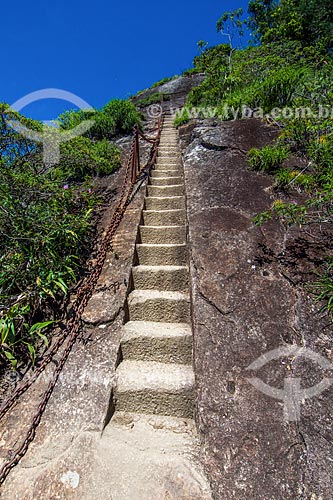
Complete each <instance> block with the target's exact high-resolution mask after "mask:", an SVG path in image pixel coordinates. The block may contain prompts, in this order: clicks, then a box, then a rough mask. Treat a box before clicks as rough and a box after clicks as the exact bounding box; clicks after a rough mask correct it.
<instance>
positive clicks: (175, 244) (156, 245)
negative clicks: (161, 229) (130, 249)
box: [136, 243, 187, 248]
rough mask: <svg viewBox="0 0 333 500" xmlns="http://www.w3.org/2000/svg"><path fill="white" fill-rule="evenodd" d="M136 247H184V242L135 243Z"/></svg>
mask: <svg viewBox="0 0 333 500" xmlns="http://www.w3.org/2000/svg"><path fill="white" fill-rule="evenodd" d="M136 246H137V247H149V248H172V247H186V246H187V245H186V243H137V244H136Z"/></svg>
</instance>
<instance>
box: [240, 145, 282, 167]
mask: <svg viewBox="0 0 333 500" xmlns="http://www.w3.org/2000/svg"><path fill="white" fill-rule="evenodd" d="M288 156H289V153H288V150H287V148H285V147H275V146H265V147H264V148H262V149H251V151H250V152H249V163H250V166H251V168H252V169H253V170H258V171H259V172H268V173H275V172H276V171H277V170H279V168H281V166H282V163H283V162H284V161H285V160H286V159H287V158H288Z"/></svg>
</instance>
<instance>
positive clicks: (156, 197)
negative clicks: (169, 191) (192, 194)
mask: <svg viewBox="0 0 333 500" xmlns="http://www.w3.org/2000/svg"><path fill="white" fill-rule="evenodd" d="M148 198H149V199H150V200H174V199H177V200H180V199H182V200H185V196H184V195H178V196H146V197H145V199H146V200H147V199H148ZM170 210H181V209H177V208H175V209H172V208H171V209H170Z"/></svg>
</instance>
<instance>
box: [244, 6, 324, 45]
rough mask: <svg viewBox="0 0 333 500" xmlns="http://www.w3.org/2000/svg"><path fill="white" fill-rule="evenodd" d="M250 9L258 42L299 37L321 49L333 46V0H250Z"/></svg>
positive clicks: (251, 26) (251, 21) (248, 24)
mask: <svg viewBox="0 0 333 500" xmlns="http://www.w3.org/2000/svg"><path fill="white" fill-rule="evenodd" d="M248 12H249V14H250V17H249V18H248V20H247V21H246V24H247V26H248V27H249V28H250V29H251V30H252V32H253V34H254V36H255V40H256V41H257V42H263V43H269V42H277V41H285V40H297V41H300V42H301V43H302V45H303V46H311V45H312V46H314V45H315V46H317V48H318V49H319V50H320V51H322V52H327V51H329V50H331V49H332V39H333V8H332V0H321V1H320V2H318V1H317V0H281V1H277V0H251V1H250V2H249V7H248Z"/></svg>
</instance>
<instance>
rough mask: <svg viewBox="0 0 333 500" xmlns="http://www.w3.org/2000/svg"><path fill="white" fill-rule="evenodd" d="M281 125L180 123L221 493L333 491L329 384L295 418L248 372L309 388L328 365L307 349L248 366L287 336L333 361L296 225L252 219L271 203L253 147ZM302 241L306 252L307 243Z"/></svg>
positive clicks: (206, 399) (262, 495) (276, 496)
mask: <svg viewBox="0 0 333 500" xmlns="http://www.w3.org/2000/svg"><path fill="white" fill-rule="evenodd" d="M275 135H276V132H275V131H274V129H272V128H270V127H268V126H265V125H264V124H262V123H261V122H260V121H257V120H242V121H239V122H234V123H231V122H229V123H224V124H221V123H218V122H214V121H213V120H205V121H203V122H201V123H200V124H197V125H187V126H185V127H183V129H182V130H181V137H182V141H181V142H182V149H183V153H184V165H185V176H186V193H187V210H188V220H189V242H190V253H191V275H192V300H193V304H192V314H193V328H194V339H195V353H194V355H195V371H196V378H197V385H198V402H197V421H198V426H199V430H200V433H201V437H202V442H203V448H204V459H205V463H206V467H207V471H208V473H209V475H210V479H211V483H212V487H213V490H214V495H215V496H214V498H215V499H216V500H244V499H245V498H246V499H248V500H319V499H322V500H324V499H332V498H333V496H332V485H333V484H332V483H333V481H332V474H331V468H332V461H333V445H332V438H333V436H332V397H333V390H332V388H329V389H328V390H326V391H324V392H322V393H321V394H320V395H319V396H317V397H315V398H312V399H307V400H306V402H305V403H304V404H302V405H301V408H300V410H301V418H300V420H299V421H296V422H293V421H288V420H286V419H285V418H284V412H283V410H284V403H283V402H282V401H278V400H277V399H274V398H273V397H270V396H268V395H265V394H263V393H262V392H260V391H259V390H257V389H256V388H255V387H254V386H253V385H251V383H249V381H248V380H247V379H248V378H250V377H258V378H259V379H261V380H262V381H263V382H265V383H266V384H269V385H270V386H272V387H275V388H280V389H283V387H284V384H285V379H286V378H290V377H299V378H300V379H301V386H302V387H311V386H313V385H315V384H317V383H319V382H320V381H321V380H322V379H323V378H324V376H325V375H326V376H327V372H325V370H322V369H321V368H320V367H319V366H318V364H316V363H315V362H312V361H309V360H307V359H305V358H304V357H296V358H294V359H293V360H291V361H289V362H288V360H287V359H286V358H283V359H276V360H275V361H274V360H273V361H270V362H269V363H267V364H265V366H263V367H262V368H260V369H258V370H257V371H255V370H252V371H247V370H246V368H247V367H248V366H249V365H250V364H251V363H253V362H254V361H255V360H256V359H257V358H259V357H260V356H261V355H262V354H265V353H267V352H269V351H271V350H273V349H276V348H279V347H281V346H290V345H293V344H295V345H299V346H306V347H307V348H310V349H311V350H313V351H314V352H316V353H318V354H321V355H323V356H324V357H325V358H326V359H327V360H328V361H330V362H331V361H332V357H333V355H332V341H331V338H330V336H331V334H330V327H329V326H327V323H328V321H327V319H326V320H325V319H323V318H321V317H320V315H319V314H318V313H317V314H316V311H317V309H318V307H317V306H314V305H313V303H312V301H311V300H310V298H309V297H308V296H307V295H306V289H304V288H303V289H302V288H301V287H299V286H297V280H296V279H295V276H296V275H298V276H299V275H300V274H301V273H302V270H298V269H297V267H296V266H297V265H298V262H300V260H302V259H301V256H300V260H297V259H296V260H295V259H294V260H292V259H291V260H290V259H289V264H290V265H289V266H288V265H287V264H286V263H287V262H288V252H289V250H290V248H292V247H295V245H296V243H295V242H297V241H298V235H297V234H296V233H295V232H294V233H293V232H292V231H291V232H289V233H286V232H285V230H284V229H283V228H282V227H280V226H279V225H278V224H277V223H273V222H272V223H269V224H266V225H264V226H262V227H261V228H258V227H255V226H254V225H253V223H252V217H253V216H254V215H255V214H256V213H258V212H260V211H262V210H265V209H268V208H269V207H270V205H271V203H272V197H271V194H270V187H271V184H272V179H271V178H270V177H269V176H265V175H261V174H256V173H254V172H251V171H249V170H248V168H247V162H246V153H247V151H248V150H249V149H250V148H251V147H262V146H263V145H265V144H267V143H269V142H271V141H272V140H273V139H274V137H275ZM298 248H302V249H303V253H304V251H305V247H304V245H302V244H300V245H299V247H298ZM276 256H279V258H276ZM282 257H283V258H282ZM304 262H307V266H308V267H309V266H310V261H306V259H305V260H304V259H303V264H302V265H303V268H304ZM303 271H304V269H303ZM298 281H301V280H298Z"/></svg>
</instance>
